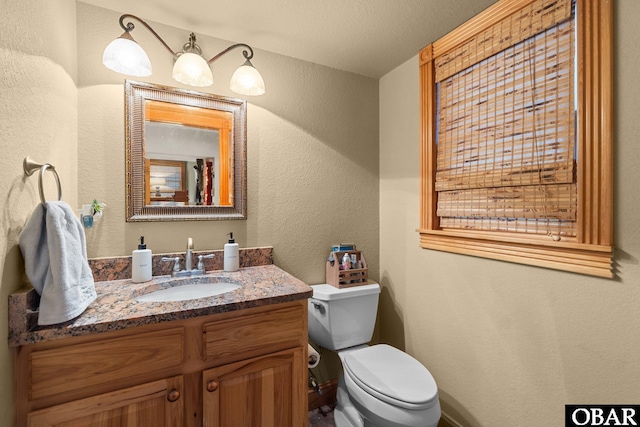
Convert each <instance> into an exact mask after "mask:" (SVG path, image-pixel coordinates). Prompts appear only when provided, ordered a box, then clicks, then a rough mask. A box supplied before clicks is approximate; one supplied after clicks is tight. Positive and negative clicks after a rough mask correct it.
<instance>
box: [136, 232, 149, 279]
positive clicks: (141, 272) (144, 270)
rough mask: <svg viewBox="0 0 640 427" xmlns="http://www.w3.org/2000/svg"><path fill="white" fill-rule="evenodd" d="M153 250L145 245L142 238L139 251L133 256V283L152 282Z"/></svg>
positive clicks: (142, 237) (141, 237)
mask: <svg viewBox="0 0 640 427" xmlns="http://www.w3.org/2000/svg"><path fill="white" fill-rule="evenodd" d="M151 266H152V265H151V249H147V245H145V244H144V236H140V244H139V245H138V249H137V250H135V251H133V252H132V254H131V281H132V282H133V283H142V282H148V281H149V280H151V271H152V269H151Z"/></svg>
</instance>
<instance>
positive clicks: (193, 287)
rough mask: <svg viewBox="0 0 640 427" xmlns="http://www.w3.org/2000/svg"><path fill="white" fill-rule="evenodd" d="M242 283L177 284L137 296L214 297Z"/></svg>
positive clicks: (143, 298) (163, 298)
mask: <svg viewBox="0 0 640 427" xmlns="http://www.w3.org/2000/svg"><path fill="white" fill-rule="evenodd" d="M239 288H240V285H238V284H235V283H228V282H206V283H195V284H184V285H177V286H173V287H171V288H166V289H160V290H159V291H154V292H150V293H148V294H145V295H141V296H139V297H137V298H136V301H138V302H171V301H186V300H190V299H197V298H206V297H212V296H214V295H221V294H224V293H227V292H232V291H235V290H236V289H239Z"/></svg>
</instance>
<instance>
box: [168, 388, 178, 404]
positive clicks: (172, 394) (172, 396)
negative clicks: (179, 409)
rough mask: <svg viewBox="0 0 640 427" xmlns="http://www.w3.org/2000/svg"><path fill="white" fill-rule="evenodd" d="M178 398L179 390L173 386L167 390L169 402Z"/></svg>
mask: <svg viewBox="0 0 640 427" xmlns="http://www.w3.org/2000/svg"><path fill="white" fill-rule="evenodd" d="M178 399H180V392H179V391H178V390H176V389H175V388H174V389H173V390H171V391H170V392H169V395H168V396H167V400H168V401H169V402H175V401H176V400H178Z"/></svg>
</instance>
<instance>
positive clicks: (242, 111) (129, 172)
mask: <svg viewBox="0 0 640 427" xmlns="http://www.w3.org/2000/svg"><path fill="white" fill-rule="evenodd" d="M147 100H153V101H161V102H170V103H174V104H180V105H186V106H190V107H200V108H209V109H214V110H220V111H226V112H229V113H231V114H232V115H233V133H232V135H233V162H234V176H233V189H234V198H233V205H232V206H203V205H195V206H151V205H146V204H145V188H146V187H145V170H144V169H145V168H144V160H145V132H144V127H145V102H146V101H147ZM246 144H247V102H246V101H244V100H241V99H235V98H226V97H222V96H218V95H212V94H208V93H201V92H195V91H191V90H187V89H178V88H174V87H169V86H161V85H156V84H152V83H141V82H134V81H130V80H126V81H125V151H126V165H125V167H126V169H125V173H126V192H127V200H126V202H127V203H126V205H127V212H126V219H127V222H137V221H194V220H195V221H200V220H226V219H246V218H247V146H246Z"/></svg>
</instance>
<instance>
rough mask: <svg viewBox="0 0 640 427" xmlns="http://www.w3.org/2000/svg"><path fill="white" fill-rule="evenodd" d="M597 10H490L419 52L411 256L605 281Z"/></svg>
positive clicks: (606, 114)
mask: <svg viewBox="0 0 640 427" xmlns="http://www.w3.org/2000/svg"><path fill="white" fill-rule="evenodd" d="M611 15H612V12H611V2H610V1H607V0H574V1H572V0H501V1H499V2H498V3H496V4H495V5H494V6H492V7H491V8H489V9H487V10H486V11H484V12H483V13H481V14H480V15H478V16H476V17H475V18H473V19H471V20H470V21H468V22H467V23H465V24H464V25H462V26H461V27H459V28H457V29H456V30H454V31H453V32H451V33H450V34H448V35H446V36H445V37H443V38H442V39H440V40H438V41H437V42H435V43H433V44H431V45H429V46H427V47H425V48H424V49H423V50H422V51H421V52H420V69H421V93H422V106H421V107H422V111H421V118H422V141H421V148H422V150H421V163H422V176H421V182H422V191H421V195H422V200H421V224H420V229H419V232H420V235H421V239H420V241H421V246H422V247H423V248H426V249H436V250H443V251H448V252H455V253H460V254H467V255H475V256H482V257H487V258H493V259H500V260H505V261H512V262H519V263H524V264H530V265H537V266H542V267H548V268H555V269H560V270H567V271H573V272H578V273H584V274H591V275H596V276H602V277H611V276H612V272H611V253H612V245H613V242H612V210H611V205H612V200H613V198H612V180H613V177H612V135H611V133H612V132H611V124H612V110H611V105H612V104H611V101H612V98H611V91H612V81H611V72H612V55H611V51H612V36H611V31H612V25H611Z"/></svg>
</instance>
